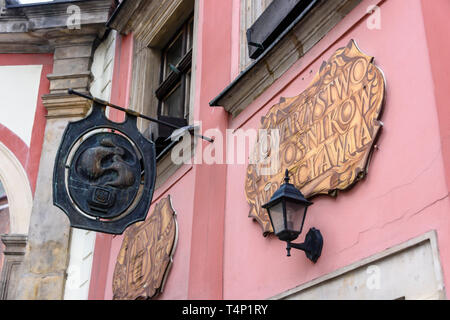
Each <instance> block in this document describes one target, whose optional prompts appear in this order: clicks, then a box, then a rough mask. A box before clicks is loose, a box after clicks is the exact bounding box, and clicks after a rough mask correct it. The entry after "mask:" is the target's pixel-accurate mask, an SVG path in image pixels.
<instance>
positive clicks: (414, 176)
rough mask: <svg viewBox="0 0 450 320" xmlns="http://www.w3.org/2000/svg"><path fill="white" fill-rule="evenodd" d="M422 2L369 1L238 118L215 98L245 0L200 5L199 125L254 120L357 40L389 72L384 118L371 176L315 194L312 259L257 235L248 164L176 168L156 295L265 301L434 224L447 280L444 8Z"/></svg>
mask: <svg viewBox="0 0 450 320" xmlns="http://www.w3.org/2000/svg"><path fill="white" fill-rule="evenodd" d="M439 1H441V0H439ZM441 2H442V1H441ZM426 3H428V1H424V0H422V1H421V0H409V1H404V0H385V1H380V0H365V1H363V2H362V3H361V4H360V5H359V6H358V7H357V8H355V9H354V10H353V11H352V12H351V13H350V14H349V15H348V16H347V17H345V18H344V20H342V21H341V22H340V23H339V24H338V25H337V26H336V27H335V28H334V29H333V30H332V31H331V32H330V33H328V34H327V35H326V36H325V37H324V38H323V39H322V40H321V41H320V42H319V43H318V44H316V45H315V46H314V47H313V48H312V49H311V50H310V51H309V52H308V53H307V54H306V55H305V56H304V57H303V58H302V59H300V60H299V61H298V62H297V63H296V64H295V65H294V66H293V67H291V68H290V70H288V71H287V72H286V73H285V74H284V75H283V76H282V77H281V78H280V79H278V80H277V81H276V82H275V83H274V84H273V85H272V86H271V87H270V88H269V89H268V90H266V91H265V92H264V93H263V94H262V95H261V96H259V97H258V98H257V99H256V100H255V101H254V102H253V103H252V104H251V105H250V106H249V107H248V108H246V109H245V110H244V111H243V112H242V113H241V114H240V115H239V116H238V117H237V118H235V119H231V117H230V116H229V115H228V114H227V113H226V112H225V111H224V110H222V109H221V108H210V107H209V105H208V102H209V101H210V100H211V99H212V98H214V97H215V96H216V95H217V94H218V93H219V92H220V91H222V90H223V89H224V88H225V87H226V86H227V85H228V84H229V83H230V82H231V81H232V79H233V78H234V77H235V76H236V75H237V73H238V65H239V63H238V61H236V59H238V57H239V36H238V34H236V33H238V32H239V28H238V27H237V26H236V22H237V23H239V19H238V18H239V15H238V14H236V13H237V12H238V10H239V1H238V0H233V1H206V0H202V1H198V8H197V9H196V10H198V11H197V12H198V26H199V27H198V39H197V56H196V57H197V59H196V83H195V119H196V120H202V121H203V123H202V125H203V130H206V129H208V128H219V129H220V130H221V131H222V132H224V131H225V129H226V128H232V129H238V128H242V129H249V128H254V129H256V128H258V126H259V119H260V117H261V116H263V115H264V114H265V113H266V112H267V111H268V109H269V108H270V107H271V106H272V105H273V104H275V103H277V102H278V101H279V99H280V97H281V96H283V97H289V96H295V95H298V94H299V93H301V92H302V91H303V90H304V89H305V88H306V87H307V86H308V84H309V83H310V81H311V80H312V77H313V76H314V75H315V74H316V72H317V71H318V68H319V67H320V65H321V63H322V61H323V60H327V59H328V57H329V56H331V55H332V53H333V52H334V51H335V50H336V49H338V48H340V47H342V46H345V45H346V44H347V43H348V41H349V40H350V39H355V40H356V42H357V43H358V45H359V46H360V48H361V49H362V50H363V51H364V52H365V53H367V54H369V55H372V56H374V57H375V63H376V65H378V66H379V67H380V68H381V69H382V70H383V71H384V73H385V76H386V79H387V97H386V105H385V108H384V114H383V117H382V121H383V122H384V124H385V126H384V129H383V132H382V134H381V137H380V139H379V143H378V145H379V146H380V149H379V150H377V151H376V152H375V153H374V156H373V159H372V162H371V165H370V167H369V174H368V176H367V177H366V179H365V180H363V181H361V182H360V183H358V184H357V185H356V186H355V187H354V188H353V189H351V190H349V191H347V192H342V193H340V194H339V196H338V197H337V198H336V199H333V198H329V197H320V198H316V199H315V201H314V202H315V204H314V205H313V206H312V207H311V209H310V211H309V215H308V217H307V220H306V222H305V228H304V230H308V229H309V228H310V227H313V226H314V227H316V228H318V229H320V230H321V232H322V234H323V236H324V248H323V252H322V256H321V257H320V259H319V260H318V262H317V263H316V264H315V265H314V264H312V263H311V262H310V261H309V260H307V259H306V257H305V255H304V253H303V252H300V251H294V252H293V254H292V257H290V258H287V257H286V255H285V252H286V251H285V245H284V244H283V243H282V242H280V241H279V240H277V239H275V238H274V237H268V238H264V237H262V232H261V229H260V227H259V225H258V224H257V223H255V222H253V221H252V220H251V219H249V218H248V217H247V216H248V210H249V205H248V204H247V201H246V199H245V192H244V182H245V176H246V166H245V165H229V166H226V165H205V164H203V165H192V166H191V165H186V166H184V167H183V168H181V169H179V170H178V171H177V173H176V174H175V175H174V176H172V177H171V178H170V179H169V181H167V182H166V183H165V184H164V185H163V186H162V187H161V188H160V189H159V190H157V191H156V193H155V196H154V199H153V205H154V204H155V202H157V201H158V200H159V199H161V198H162V197H164V196H166V195H167V194H170V195H171V196H172V199H173V205H174V208H175V210H176V211H177V213H178V223H179V232H180V236H179V242H178V247H177V249H176V252H175V256H174V265H173V268H172V270H171V272H170V274H169V277H168V281H167V284H166V288H165V292H164V294H163V295H161V296H160V297H159V298H160V299H222V298H223V299H264V298H268V297H271V296H274V295H276V294H278V293H281V292H283V291H286V290H288V289H290V288H293V287H296V286H298V285H300V284H302V283H305V282H308V281H310V280H312V279H315V278H317V277H320V276H322V275H325V274H328V273H330V272H332V271H334V270H337V269H339V268H341V267H344V266H347V265H349V264H351V263H353V262H356V261H358V260H361V259H363V258H365V257H368V256H371V255H373V254H375V253H378V252H381V251H383V250H385V249H386V248H389V247H392V246H395V245H397V244H400V243H402V242H405V241H407V240H409V239H411V238H414V237H416V236H418V235H421V234H423V233H425V232H427V231H430V230H437V234H438V244H439V252H440V258H441V263H442V267H443V272H444V280H445V284H446V287H449V285H450V282H449V281H450V264H449V263H448V261H450V245H449V244H450V239H449V236H448V234H449V232H448V231H449V226H450V218H449V215H448V212H449V209H450V202H449V199H448V186H447V182H448V181H446V175H445V166H448V161H449V160H448V159H449V158H448V157H446V156H445V155H443V145H444V146H447V145H446V144H445V143H443V142H442V141H443V137H444V135H443V133H445V132H447V131H446V129H445V128H446V127H444V129H442V127H443V126H444V125H446V124H448V122H445V121H444V122H443V121H442V117H443V116H445V115H448V111H445V108H444V105H446V104H447V105H448V93H446V92H448V89H447V90H446V91H445V90H444V89H443V88H444V85H443V84H442V83H441V84H440V85H439V86H437V87H438V88H439V90H438V91H437V92H436V85H435V84H436V82H440V81H447V80H448V78H447V75H446V74H444V73H439V74H436V72H435V71H436V69H437V68H438V67H437V66H438V65H439V62H438V61H434V62H433V60H434V59H448V56H443V55H442V54H440V53H439V52H438V51H437V49H438V48H439V47H438V45H437V43H436V41H437V39H435V38H436V37H435V36H434V34H433V31H430V30H433V28H435V27H436V26H435V25H434V24H436V22H435V23H434V24H433V25H434V26H433V27H432V28H431V29H430V26H429V25H427V23H429V21H430V19H431V16H432V13H433V11H434V10H436V9H438V8H439V7H438V6H437V5H436V7H435V6H434V5H431V7H429V6H428V5H426ZM372 4H377V5H379V6H380V8H381V18H382V21H381V30H369V29H368V28H367V26H366V20H367V18H368V14H367V13H366V11H367V8H368V7H369V6H370V5H372ZM424 17H425V19H424ZM443 20H445V19H443ZM441 22H442V21H441ZM442 23H443V22H442ZM448 25H449V23H448V22H446V24H445V26H446V27H448ZM447 33H448V32H447ZM430 36H433V38H432V39H430ZM447 49H448V48H447ZM447 64H448V62H447ZM446 79H447V80H446ZM447 88H448V85H447ZM444 91H445V92H444ZM446 102H447V103H446ZM438 106H441V107H440V109H439V110H440V111H439V113H438ZM202 145H203V147H205V146H207V145H208V143H206V142H203V143H202ZM250 148H251V149H252V148H253V145H251V146H250ZM153 205H152V208H153ZM303 237H304V235H301V236H300V238H299V241H302V240H303ZM121 242H122V238H121V237H115V238H114V239H113V240H112V242H111V246H110V248H111V251H110V255H109V259H108V267H107V271H106V272H107V273H106V283H105V288H106V289H105V298H106V299H110V298H112V274H113V272H114V266H115V261H116V257H117V253H118V251H119V250H120V246H121ZM97 250H98V249H97V248H96V252H97Z"/></svg>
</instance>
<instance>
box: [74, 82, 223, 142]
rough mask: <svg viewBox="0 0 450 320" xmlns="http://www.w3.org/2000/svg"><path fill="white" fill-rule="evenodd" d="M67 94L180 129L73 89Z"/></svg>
mask: <svg viewBox="0 0 450 320" xmlns="http://www.w3.org/2000/svg"><path fill="white" fill-rule="evenodd" d="M68 93H69V94H73V95H76V96H79V97H81V98H85V99H88V100H91V101H94V102H97V103H99V104H101V105H103V106H106V107H110V108H113V109H116V110H119V111H122V112H125V113H126V114H129V115H132V116H135V117H138V118H142V119H145V120H148V121H151V122H156V123H159V124H161V125H163V126H166V127H169V128H172V129H181V127H179V126H176V125H173V124H171V123H168V122H165V121H161V120H158V119H155V118H152V117H149V116H146V115H144V114H141V113H139V112H136V111H133V110H130V109H125V108H123V107H120V106H117V105H115V104H112V103H110V102H107V101H104V100H101V99H98V98H94V97H92V96H90V95H87V94H84V93H81V92H78V91H75V90H73V89H69V90H68ZM189 132H190V133H191V134H193V135H194V136H196V137H199V138H201V139H203V140H206V141H208V142H211V143H213V142H214V140H213V139H211V138H208V137H205V136H202V135H201V134H197V133H195V132H191V131H189Z"/></svg>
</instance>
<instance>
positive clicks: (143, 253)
mask: <svg viewBox="0 0 450 320" xmlns="http://www.w3.org/2000/svg"><path fill="white" fill-rule="evenodd" d="M177 234H178V226H177V221H176V213H175V211H174V209H173V208H172V203H171V199H170V196H168V197H167V198H164V199H162V200H161V201H160V202H159V203H158V204H156V206H155V209H154V210H153V212H152V214H151V215H150V217H149V218H148V219H147V221H145V222H141V223H137V224H135V225H133V226H131V227H130V228H128V229H127V230H126V231H125V234H124V239H123V242H122V247H121V249H120V252H119V255H118V258H117V263H116V268H115V270H114V276H113V293H114V299H115V300H135V299H151V298H153V297H155V296H156V295H158V294H159V293H161V292H162V290H163V287H164V283H165V279H166V277H167V274H168V271H169V268H170V266H171V264H172V256H173V253H174V251H175V246H176V242H177Z"/></svg>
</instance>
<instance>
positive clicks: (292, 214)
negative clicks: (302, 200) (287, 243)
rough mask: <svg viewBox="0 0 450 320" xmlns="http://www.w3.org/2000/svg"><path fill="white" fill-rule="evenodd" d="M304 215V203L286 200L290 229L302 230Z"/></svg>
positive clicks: (288, 226) (287, 221)
mask: <svg viewBox="0 0 450 320" xmlns="http://www.w3.org/2000/svg"><path fill="white" fill-rule="evenodd" d="M304 215H305V206H304V205H302V204H299V203H293V202H289V201H286V223H287V229H288V230H291V231H297V232H300V231H301V230H300V229H301V227H302V223H303V216H304Z"/></svg>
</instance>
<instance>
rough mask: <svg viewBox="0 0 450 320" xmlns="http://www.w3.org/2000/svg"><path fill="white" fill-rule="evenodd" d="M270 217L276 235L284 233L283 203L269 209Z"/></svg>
mask: <svg viewBox="0 0 450 320" xmlns="http://www.w3.org/2000/svg"><path fill="white" fill-rule="evenodd" d="M269 213H270V217H271V218H272V226H273V231H274V232H275V234H277V233H279V232H280V231H283V230H284V229H285V227H284V218H283V203H282V202H279V203H277V204H276V205H274V206H273V207H272V208H270V209H269Z"/></svg>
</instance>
